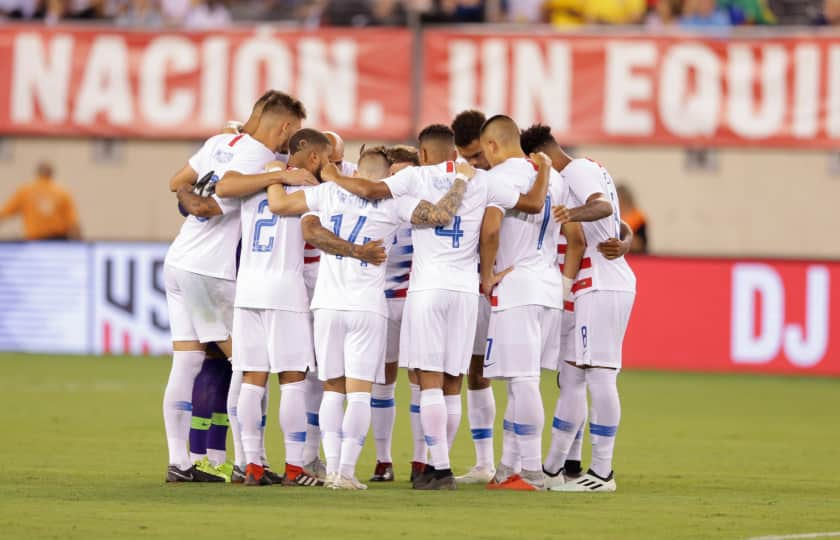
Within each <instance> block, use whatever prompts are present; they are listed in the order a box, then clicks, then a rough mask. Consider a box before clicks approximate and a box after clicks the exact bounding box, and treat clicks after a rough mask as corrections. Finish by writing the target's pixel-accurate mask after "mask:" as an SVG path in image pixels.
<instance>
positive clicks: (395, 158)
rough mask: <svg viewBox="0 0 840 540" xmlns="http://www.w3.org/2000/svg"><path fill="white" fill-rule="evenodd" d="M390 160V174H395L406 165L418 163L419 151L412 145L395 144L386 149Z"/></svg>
mask: <svg viewBox="0 0 840 540" xmlns="http://www.w3.org/2000/svg"><path fill="white" fill-rule="evenodd" d="M387 152H388V160H389V161H390V162H391V171H390V172H391V174H396V173H398V172H400V171H401V170H403V169H405V168H406V167H417V166H418V165H420V152H419V151H418V150H417V149H416V148H414V147H413V146H408V145H405V144H395V145H394V146H391V147H390V148H388V150H387Z"/></svg>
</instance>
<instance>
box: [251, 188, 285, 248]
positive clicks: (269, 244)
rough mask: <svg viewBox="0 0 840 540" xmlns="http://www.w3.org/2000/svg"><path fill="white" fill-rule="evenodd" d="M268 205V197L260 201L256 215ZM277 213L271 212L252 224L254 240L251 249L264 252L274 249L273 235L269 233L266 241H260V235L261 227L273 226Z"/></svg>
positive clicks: (275, 223) (275, 222)
mask: <svg viewBox="0 0 840 540" xmlns="http://www.w3.org/2000/svg"><path fill="white" fill-rule="evenodd" d="M267 207H268V199H263V200H261V201H260V206H259V208H258V209H257V215H259V214H262V213H263V210H265V209H266V208H267ZM278 217H279V216H277V214H272V215H271V217H270V218H263V219H258V220H257V222H256V223H255V224H254V242H253V244H252V245H251V251H259V252H266V251H271V250H272V249H274V235H273V234H272V235H269V236H268V239H267V241H266V243H264V244H262V243H260V236H261V233H262V228H263V227H274V226H275V225H277V219H278Z"/></svg>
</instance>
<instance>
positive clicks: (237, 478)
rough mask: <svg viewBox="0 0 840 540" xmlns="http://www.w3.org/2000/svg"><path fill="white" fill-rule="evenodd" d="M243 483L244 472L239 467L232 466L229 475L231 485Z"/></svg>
mask: <svg viewBox="0 0 840 540" xmlns="http://www.w3.org/2000/svg"><path fill="white" fill-rule="evenodd" d="M244 482H245V471H243V470H242V468H241V467H240V466H239V465H234V466H233V470H232V471H231V473H230V483H231V484H242V483H244Z"/></svg>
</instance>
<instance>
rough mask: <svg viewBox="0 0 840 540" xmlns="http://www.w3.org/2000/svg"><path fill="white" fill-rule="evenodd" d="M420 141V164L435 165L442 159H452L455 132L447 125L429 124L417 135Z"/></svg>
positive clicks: (454, 155)
mask: <svg viewBox="0 0 840 540" xmlns="http://www.w3.org/2000/svg"><path fill="white" fill-rule="evenodd" d="M417 140H418V142H419V143H420V164H421V165H435V164H437V163H443V162H444V161H449V160H454V159H455V158H456V157H457V155H458V154H457V152H456V151H455V134H454V133H452V129H451V128H450V127H449V126H445V125H443V124H431V125H429V126H426V127H425V128H423V131H421V132H420V135H418V136H417Z"/></svg>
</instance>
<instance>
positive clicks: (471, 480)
mask: <svg viewBox="0 0 840 540" xmlns="http://www.w3.org/2000/svg"><path fill="white" fill-rule="evenodd" d="M494 476H496V469H495V468H494V467H493V466H490V468H489V469H488V468H486V467H479V466H478V465H476V466H475V467H473V468H472V469H470V470H469V471H468V472H467V474H464V475H461V476H456V477H455V482H457V483H458V484H486V483H488V482H490V481H491V480H493V477H494Z"/></svg>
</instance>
